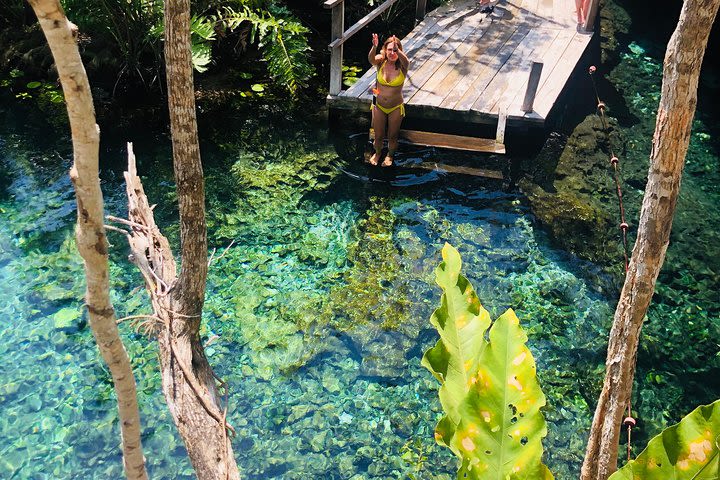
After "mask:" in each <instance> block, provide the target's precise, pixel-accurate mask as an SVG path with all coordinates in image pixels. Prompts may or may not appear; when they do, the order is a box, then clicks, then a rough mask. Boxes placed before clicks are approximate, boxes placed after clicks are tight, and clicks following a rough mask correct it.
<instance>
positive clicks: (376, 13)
mask: <svg viewBox="0 0 720 480" xmlns="http://www.w3.org/2000/svg"><path fill="white" fill-rule="evenodd" d="M397 1H398V0H385V3H383V4H382V5H380V6H378V7H377V8H376V9H375V10H373V11H372V12H370V13H368V14H367V15H365V16H364V17H362V18H361V19H360V20H358V21H357V23H356V24H355V25H353V26H352V27H350V28H348V29H347V30H346V31H345V32H344V33H343V34H342V36H340V37H339V38H337V39H335V40H333V41H332V42H331V43H330V45H329V47H330V49H333V48H336V47H339V46H340V45H342V44H343V43H345V42H346V41H348V40H349V39H350V37H352V36H353V35H355V34H356V33H357V32H359V31H360V30H362V29H363V28H365V26H366V25H367V24H368V23H370V22H371V21H373V20H374V19H375V18H376V17H377V16H379V15H380V14H381V13H383V12H384V11H385V10H387V9H388V8H390V7H392V5H393V4H394V3H395V2H397Z"/></svg>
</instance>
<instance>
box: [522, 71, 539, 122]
mask: <svg viewBox="0 0 720 480" xmlns="http://www.w3.org/2000/svg"><path fill="white" fill-rule="evenodd" d="M542 69H543V64H542V62H532V67H530V78H529V79H528V84H527V90H525V99H524V100H523V104H522V107H521V110H522V111H523V112H525V113H530V112H532V111H533V104H534V103H535V94H536V93H537V89H538V85H540V75H541V74H542Z"/></svg>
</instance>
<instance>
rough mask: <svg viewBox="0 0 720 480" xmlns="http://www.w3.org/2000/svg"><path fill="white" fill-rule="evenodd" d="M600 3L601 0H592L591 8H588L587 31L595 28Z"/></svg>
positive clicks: (585, 29)
mask: <svg viewBox="0 0 720 480" xmlns="http://www.w3.org/2000/svg"><path fill="white" fill-rule="evenodd" d="M599 3H600V0H591V2H590V10H588V11H587V12H586V13H587V18H586V19H585V28H584V31H585V32H592V31H593V28H594V26H595V21H596V17H597V13H598V4H599Z"/></svg>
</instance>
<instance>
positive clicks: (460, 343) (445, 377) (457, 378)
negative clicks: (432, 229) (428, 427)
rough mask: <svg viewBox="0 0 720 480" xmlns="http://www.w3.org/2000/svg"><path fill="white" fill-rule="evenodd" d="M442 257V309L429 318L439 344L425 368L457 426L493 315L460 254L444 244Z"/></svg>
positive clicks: (425, 360)
mask: <svg viewBox="0 0 720 480" xmlns="http://www.w3.org/2000/svg"><path fill="white" fill-rule="evenodd" d="M442 257H443V262H442V263H441V264H440V266H439V267H438V268H437V269H436V270H435V281H436V282H437V284H438V285H440V287H441V288H442V289H443V295H442V297H441V299H440V308H438V309H436V310H435V312H433V314H432V317H430V323H431V324H432V325H433V326H434V327H435V328H436V329H437V331H438V332H439V333H440V340H438V342H437V344H436V345H435V346H434V347H432V348H430V349H429V350H428V351H427V352H425V355H424V356H423V359H422V365H423V366H424V367H426V368H427V369H428V370H430V372H432V374H433V375H434V376H435V378H437V379H438V380H439V381H440V383H441V384H442V385H441V387H440V403H442V406H443V408H444V409H445V413H447V414H448V415H449V417H450V419H451V420H452V423H453V424H454V425H457V424H458V423H460V413H459V412H458V410H459V408H460V403H461V402H462V400H463V399H464V398H465V395H467V392H468V390H469V389H470V386H471V385H472V383H473V382H474V381H476V378H475V373H476V372H477V370H478V362H479V361H480V354H481V353H482V351H483V349H484V348H485V346H486V345H487V342H486V341H485V339H484V338H483V335H484V333H485V330H487V328H488V327H489V326H490V314H489V313H488V312H487V310H485V309H484V308H483V307H482V305H480V300H479V299H478V297H477V295H476V294H475V291H474V290H473V288H472V285H470V282H469V281H468V280H467V278H465V277H463V276H462V274H461V273H460V268H461V266H462V261H461V260H460V254H459V253H458V251H457V250H455V249H454V248H453V247H452V246H451V245H449V244H445V246H444V247H443V249H442Z"/></svg>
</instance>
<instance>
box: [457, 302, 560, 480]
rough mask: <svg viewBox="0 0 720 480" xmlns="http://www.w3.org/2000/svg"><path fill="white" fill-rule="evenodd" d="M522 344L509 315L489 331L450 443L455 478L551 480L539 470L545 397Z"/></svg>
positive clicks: (522, 335)
mask: <svg viewBox="0 0 720 480" xmlns="http://www.w3.org/2000/svg"><path fill="white" fill-rule="evenodd" d="M526 341H527V335H525V332H523V330H522V328H521V327H520V321H519V320H518V318H517V316H516V315H515V312H513V311H512V310H508V311H506V312H505V313H504V314H503V315H501V316H500V317H499V318H498V319H497V320H495V323H494V324H493V326H492V327H491V328H490V343H489V345H488V346H487V348H485V349H484V350H483V352H482V356H481V358H480V361H479V364H480V366H479V368H478V370H477V372H476V374H475V376H476V379H477V380H476V381H475V382H474V383H473V387H472V388H471V389H470V391H469V392H468V394H467V396H466V397H465V399H464V400H463V403H462V406H461V407H460V414H461V417H462V419H461V421H460V424H459V425H458V426H457V428H456V432H455V435H454V437H453V439H452V446H453V450H454V451H456V452H461V459H462V465H461V467H460V471H459V472H458V478H470V479H490V478H496V479H503V480H505V479H520V478H527V479H550V478H553V477H552V474H551V473H550V471H549V470H548V469H547V467H546V466H545V465H543V464H542V454H543V447H542V439H543V438H544V437H545V436H546V435H547V425H546V423H545V419H544V418H543V415H542V413H540V408H542V407H543V406H545V395H544V394H543V393H542V390H541V389H540V384H539V383H538V381H537V376H536V371H535V360H534V359H533V356H532V353H530V350H529V349H528V348H527V346H526V345H525V342H526Z"/></svg>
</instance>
